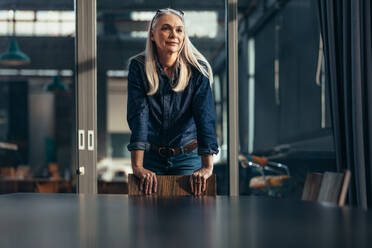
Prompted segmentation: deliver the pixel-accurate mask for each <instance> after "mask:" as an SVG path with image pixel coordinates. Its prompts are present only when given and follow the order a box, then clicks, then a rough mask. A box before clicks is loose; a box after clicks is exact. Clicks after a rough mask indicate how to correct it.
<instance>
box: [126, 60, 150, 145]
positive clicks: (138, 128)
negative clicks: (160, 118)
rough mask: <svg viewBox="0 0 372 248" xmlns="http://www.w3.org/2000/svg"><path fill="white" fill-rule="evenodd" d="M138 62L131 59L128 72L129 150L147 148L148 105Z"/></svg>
mask: <svg viewBox="0 0 372 248" xmlns="http://www.w3.org/2000/svg"><path fill="white" fill-rule="evenodd" d="M138 63H139V62H137V61H135V60H132V61H131V63H130V65H129V73H128V102H127V121H128V125H129V128H130V130H131V132H132V133H131V137H130V143H129V145H128V146H127V148H128V150H129V151H132V150H147V147H148V143H147V132H148V130H147V129H148V127H147V123H148V119H149V107H148V103H147V98H146V91H145V87H144V82H143V79H142V76H141V71H140V67H139V64H138Z"/></svg>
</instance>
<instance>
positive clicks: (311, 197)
mask: <svg viewBox="0 0 372 248" xmlns="http://www.w3.org/2000/svg"><path fill="white" fill-rule="evenodd" d="M350 177H351V173H350V171H349V170H346V171H345V172H343V173H338V172H325V173H324V174H321V173H308V174H307V177H306V181H305V186H304V190H303V194H302V200H305V201H318V202H328V203H332V204H335V205H338V206H340V207H342V206H344V205H345V200H346V196H347V190H348V188H349V184H350Z"/></svg>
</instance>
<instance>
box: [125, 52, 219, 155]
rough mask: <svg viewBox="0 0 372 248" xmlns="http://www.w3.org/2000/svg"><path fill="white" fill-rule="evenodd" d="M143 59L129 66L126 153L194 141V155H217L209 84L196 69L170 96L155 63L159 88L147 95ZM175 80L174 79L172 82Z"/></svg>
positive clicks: (132, 61)
mask: <svg viewBox="0 0 372 248" xmlns="http://www.w3.org/2000/svg"><path fill="white" fill-rule="evenodd" d="M144 60H145V59H144V56H143V55H139V56H137V57H136V58H134V59H132V60H131V62H130V64H129V74H128V104H127V121H128V124H129V128H130V130H131V132H132V134H131V138H130V144H129V145H128V147H127V148H128V150H129V151H132V150H146V151H149V150H150V144H154V145H156V146H167V147H172V148H178V147H183V146H185V145H187V144H188V143H190V142H191V141H192V140H194V139H197V140H198V154H199V155H205V154H217V153H218V144H217V139H216V135H215V130H216V114H215V109H214V101H213V95H212V90H211V87H210V82H209V79H208V78H207V77H205V76H204V75H203V74H202V73H201V72H199V71H198V70H197V69H196V68H194V67H193V66H191V67H192V75H191V77H190V81H189V84H188V86H187V87H186V88H185V90H184V91H181V92H174V91H173V90H172V88H171V86H170V79H169V78H168V76H167V75H166V74H165V72H164V71H163V69H162V67H161V66H160V63H159V61H157V63H156V67H157V72H158V75H159V88H158V91H157V92H156V93H155V94H154V95H151V96H149V95H147V94H146V93H147V92H148V90H149V87H148V80H147V77H146V73H145V69H144ZM176 80H177V73H176V78H175V79H174V81H173V82H175V81H176Z"/></svg>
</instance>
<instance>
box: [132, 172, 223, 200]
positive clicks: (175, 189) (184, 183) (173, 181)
mask: <svg viewBox="0 0 372 248" xmlns="http://www.w3.org/2000/svg"><path fill="white" fill-rule="evenodd" d="M156 179H157V181H158V187H157V192H156V193H154V194H153V195H155V196H162V197H172V196H191V195H193V194H192V193H191V187H190V176H170V175H157V176H156ZM139 183H140V181H139V179H138V178H137V177H136V176H134V175H133V174H129V178H128V194H129V195H143V192H141V191H140V190H139ZM216 194H217V186H216V175H215V174H213V175H212V176H210V177H209V178H208V179H207V188H206V191H205V192H204V193H203V195H207V196H216Z"/></svg>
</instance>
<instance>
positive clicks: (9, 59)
mask: <svg viewBox="0 0 372 248" xmlns="http://www.w3.org/2000/svg"><path fill="white" fill-rule="evenodd" d="M0 63H1V64H3V65H10V66H18V65H26V64H29V63H30V58H29V57H28V56H27V55H26V54H24V53H23V52H21V50H19V48H18V43H17V41H16V40H15V39H12V40H11V41H10V44H9V49H8V51H7V52H5V53H3V54H0Z"/></svg>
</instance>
